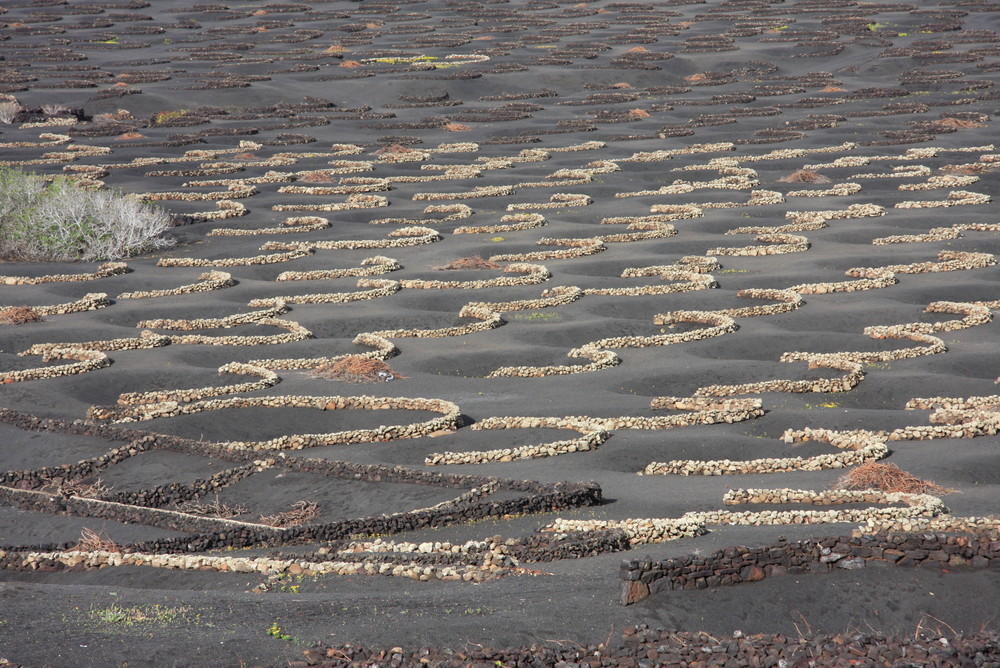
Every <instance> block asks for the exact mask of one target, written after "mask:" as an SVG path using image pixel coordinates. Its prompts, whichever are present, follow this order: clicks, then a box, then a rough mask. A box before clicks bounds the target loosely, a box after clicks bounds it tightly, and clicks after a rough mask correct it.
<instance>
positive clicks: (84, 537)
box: [72, 527, 122, 552]
mask: <svg viewBox="0 0 1000 668" xmlns="http://www.w3.org/2000/svg"><path fill="white" fill-rule="evenodd" d="M72 549H73V550H77V551H79V552H121V551H122V548H121V546H120V545H119V544H118V543H116V542H115V541H113V540H111V537H110V536H108V535H107V534H106V533H104V531H103V530H101V531H94V530H93V529H91V528H89V527H84V528H83V531H81V532H80V541H79V542H78V543H77V544H76V545H74V546H73V547H72Z"/></svg>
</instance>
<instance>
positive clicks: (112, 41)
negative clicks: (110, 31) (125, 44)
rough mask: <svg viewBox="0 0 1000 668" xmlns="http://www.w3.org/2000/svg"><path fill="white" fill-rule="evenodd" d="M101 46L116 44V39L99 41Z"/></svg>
mask: <svg viewBox="0 0 1000 668" xmlns="http://www.w3.org/2000/svg"><path fill="white" fill-rule="evenodd" d="M100 43H101V44H118V37H112V38H111V39H102V40H100Z"/></svg>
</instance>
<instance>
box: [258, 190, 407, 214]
mask: <svg viewBox="0 0 1000 668" xmlns="http://www.w3.org/2000/svg"><path fill="white" fill-rule="evenodd" d="M383 206H389V200H388V199H386V198H385V197H382V196H381V195H365V194H359V193H355V194H353V195H348V197H347V200H346V201H344V202H331V203H329V204H275V205H273V206H272V207H271V210H272V211H350V210H351V209H377V208H379V207H383Z"/></svg>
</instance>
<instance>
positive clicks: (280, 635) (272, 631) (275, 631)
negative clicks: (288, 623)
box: [267, 622, 293, 642]
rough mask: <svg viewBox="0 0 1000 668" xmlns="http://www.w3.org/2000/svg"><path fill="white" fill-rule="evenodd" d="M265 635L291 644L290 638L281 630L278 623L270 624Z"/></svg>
mask: <svg viewBox="0 0 1000 668" xmlns="http://www.w3.org/2000/svg"><path fill="white" fill-rule="evenodd" d="M267 635H269V636H271V637H272V638H277V639H278V640H284V641H286V642H291V641H292V640H293V638H292V636H290V635H289V634H287V633H285V629H283V628H281V625H280V624H278V622H275V623H273V624H271V626H270V627H269V628H268V629H267Z"/></svg>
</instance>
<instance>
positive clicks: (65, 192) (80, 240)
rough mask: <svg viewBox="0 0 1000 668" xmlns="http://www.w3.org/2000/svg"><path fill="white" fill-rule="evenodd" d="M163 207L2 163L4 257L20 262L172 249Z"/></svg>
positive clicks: (0, 238) (0, 248) (0, 246)
mask: <svg viewBox="0 0 1000 668" xmlns="http://www.w3.org/2000/svg"><path fill="white" fill-rule="evenodd" d="M170 226H171V223H170V216H169V214H168V213H167V212H166V211H164V210H163V209H161V208H159V207H155V206H151V205H149V204H146V203H143V202H141V201H139V200H137V199H134V198H131V197H127V196H125V195H122V194H121V193H117V192H113V191H110V190H97V189H88V188H83V187H81V186H78V185H76V184H75V183H74V182H73V181H71V180H70V179H67V178H65V177H61V176H60V177H56V178H55V179H54V180H52V181H51V182H49V181H47V180H46V179H45V178H44V177H42V176H40V175H38V174H31V173H28V172H22V171H20V170H17V169H6V168H3V167H0V257H3V258H10V259H18V260H50V261H62V262H66V261H69V262H72V261H84V262H86V261H94V260H115V259H119V258H123V257H127V256H129V255H135V254H136V253H142V252H145V251H150V250H155V249H159V248H168V247H170V246H172V245H173V244H174V240H173V239H170V238H168V237H164V236H163V233H164V232H165V231H166V230H167V229H169V228H170Z"/></svg>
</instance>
